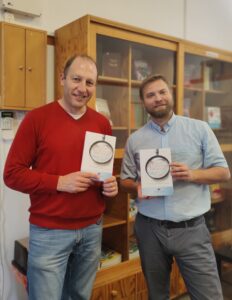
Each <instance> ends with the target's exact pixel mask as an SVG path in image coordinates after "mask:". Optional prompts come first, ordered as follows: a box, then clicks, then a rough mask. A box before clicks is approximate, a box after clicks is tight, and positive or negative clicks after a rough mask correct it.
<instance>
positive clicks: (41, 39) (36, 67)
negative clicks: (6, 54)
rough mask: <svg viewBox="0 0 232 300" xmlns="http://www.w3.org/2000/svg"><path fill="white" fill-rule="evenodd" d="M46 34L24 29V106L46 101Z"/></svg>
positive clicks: (33, 105) (36, 105)
mask: <svg viewBox="0 0 232 300" xmlns="http://www.w3.org/2000/svg"><path fill="white" fill-rule="evenodd" d="M45 79H46V34H45V33H44V32H40V31H35V30H31V29H26V101H25V106H26V107H31V108H34V107H38V106H40V105H42V104H43V103H45V102H46V80H45Z"/></svg>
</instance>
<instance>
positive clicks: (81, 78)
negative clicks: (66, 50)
mask: <svg viewBox="0 0 232 300" xmlns="http://www.w3.org/2000/svg"><path fill="white" fill-rule="evenodd" d="M96 82H97V68H96V65H95V64H94V62H93V61H91V60H90V59H88V58H86V57H76V58H75V59H74V61H73V62H72V64H71V65H70V67H69V69H68V71H67V73H66V75H65V74H62V77H61V85H62V86H63V88H64V96H63V98H62V99H61V104H62V106H63V107H64V109H65V110H66V111H67V112H69V113H72V114H81V113H83V112H85V109H86V105H87V103H88V101H89V100H90V99H91V97H92V96H93V94H94V92H95V89H96Z"/></svg>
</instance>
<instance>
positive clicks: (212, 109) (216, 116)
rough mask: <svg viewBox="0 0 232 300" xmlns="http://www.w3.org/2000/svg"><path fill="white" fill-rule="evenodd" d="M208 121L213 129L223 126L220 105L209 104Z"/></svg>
mask: <svg viewBox="0 0 232 300" xmlns="http://www.w3.org/2000/svg"><path fill="white" fill-rule="evenodd" d="M206 110H207V121H208V124H209V126H210V127H211V128H212V129H220V128H221V108H220V107H219V106H207V107H206Z"/></svg>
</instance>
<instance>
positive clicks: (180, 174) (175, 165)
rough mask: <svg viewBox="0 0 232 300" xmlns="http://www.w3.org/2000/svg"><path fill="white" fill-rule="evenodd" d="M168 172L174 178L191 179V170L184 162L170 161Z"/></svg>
mask: <svg viewBox="0 0 232 300" xmlns="http://www.w3.org/2000/svg"><path fill="white" fill-rule="evenodd" d="M170 172H171V175H172V178H173V179H174V180H184V181H192V177H193V172H192V170H190V169H189V167H188V166H187V165H186V164H184V163H179V162H172V163H170Z"/></svg>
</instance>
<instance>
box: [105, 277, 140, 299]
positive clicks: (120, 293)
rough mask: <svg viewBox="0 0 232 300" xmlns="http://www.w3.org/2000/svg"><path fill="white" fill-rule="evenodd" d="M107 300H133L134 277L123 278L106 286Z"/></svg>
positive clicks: (134, 295)
mask: <svg viewBox="0 0 232 300" xmlns="http://www.w3.org/2000/svg"><path fill="white" fill-rule="evenodd" d="M107 289H108V299H109V300H119V299H120V300H135V299H136V275H132V276H130V277H126V278H123V279H121V280H118V281H115V282H113V283H111V284H109V285H108V287H107Z"/></svg>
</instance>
